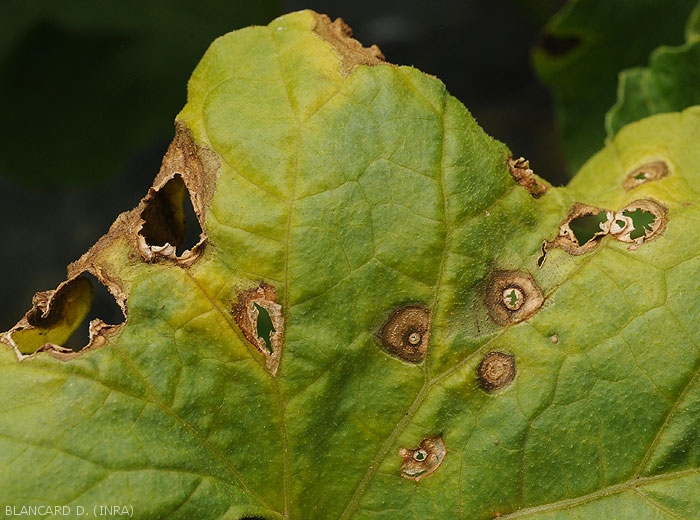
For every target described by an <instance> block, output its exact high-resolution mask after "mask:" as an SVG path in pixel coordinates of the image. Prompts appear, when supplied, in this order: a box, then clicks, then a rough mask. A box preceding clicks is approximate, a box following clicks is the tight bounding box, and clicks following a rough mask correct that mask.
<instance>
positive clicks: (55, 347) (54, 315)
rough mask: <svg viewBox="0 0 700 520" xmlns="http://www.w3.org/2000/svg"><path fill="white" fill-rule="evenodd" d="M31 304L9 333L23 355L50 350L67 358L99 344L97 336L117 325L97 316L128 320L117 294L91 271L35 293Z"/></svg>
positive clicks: (101, 335)
mask: <svg viewBox="0 0 700 520" xmlns="http://www.w3.org/2000/svg"><path fill="white" fill-rule="evenodd" d="M95 287H97V291H95ZM32 304H33V305H32V308H31V309H30V310H29V312H27V314H26V315H25V316H24V318H22V319H21V320H20V321H19V322H18V323H17V325H15V326H14V327H13V329H12V330H10V331H9V332H8V333H7V334H8V335H9V338H10V339H11V341H12V342H13V343H14V345H15V346H16V348H17V350H18V351H19V353H20V354H21V355H31V354H34V353H35V352H38V351H41V350H48V351H50V352H52V353H53V354H54V355H56V356H58V357H62V358H63V359H67V358H69V357H70V356H71V355H72V354H74V353H76V352H79V351H81V350H83V349H84V348H86V347H88V346H94V345H96V344H97V343H96V342H95V337H96V336H98V335H99V336H100V337H101V338H102V340H104V336H105V333H106V332H107V330H108V329H114V328H115V327H114V325H108V324H107V323H105V321H103V320H102V319H96V318H97V316H100V317H101V318H104V319H106V320H109V321H110V322H113V323H114V324H115V325H117V324H121V323H123V322H124V321H125V320H124V314H123V312H122V310H121V308H120V307H119V305H118V303H117V302H116V300H115V298H114V296H113V295H111V294H110V293H109V292H108V290H107V289H106V288H105V287H104V286H103V285H102V284H101V283H100V282H99V281H97V279H96V278H95V277H94V276H93V275H91V274H88V273H82V274H80V275H79V276H76V277H74V278H72V279H70V280H67V281H65V282H63V283H62V284H60V285H59V286H58V287H57V288H56V289H55V290H53V291H45V292H39V293H36V294H35V295H34V298H33V300H32ZM93 318H95V319H93Z"/></svg>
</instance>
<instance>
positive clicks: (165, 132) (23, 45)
mask: <svg viewBox="0 0 700 520" xmlns="http://www.w3.org/2000/svg"><path fill="white" fill-rule="evenodd" d="M277 14H279V2H278V1H277V0H261V1H257V2H240V1H223V0H200V1H197V2H193V1H187V2H171V1H167V0H150V1H147V2H142V1H137V0H125V1H119V2H114V1H108V2H91V1H87V0H74V1H58V2H57V1H52V0H30V1H16V0H9V1H8V0H3V2H2V4H0V99H2V118H3V124H2V127H1V129H0V175H3V176H8V177H11V178H13V179H17V180H19V181H21V182H23V183H26V184H29V185H33V186H36V187H52V186H65V185H71V184H79V183H91V182H94V181H95V180H100V179H105V178H108V177H110V176H113V175H115V174H116V173H117V172H120V171H122V170H123V169H124V167H125V164H126V163H127V161H128V160H129V158H130V157H131V156H132V155H133V153H134V150H135V149H138V148H139V147H145V146H147V145H148V144H149V143H150V142H152V141H153V140H154V139H156V138H158V137H160V138H161V139H170V137H171V136H172V132H173V127H172V114H174V113H175V112H177V110H178V109H179V108H180V107H181V106H182V104H183V103H184V100H185V93H186V92H185V86H186V84H187V79H188V77H189V74H190V72H191V71H192V69H193V68H194V66H195V65H196V63H197V61H198V60H199V59H200V57H201V56H202V53H203V52H204V51H205V50H206V48H207V47H208V45H209V43H210V42H211V41H212V40H213V39H214V38H216V37H218V36H220V35H222V34H225V33H227V32H229V31H231V30H233V29H236V28H239V27H243V26H246V25H251V24H261V23H267V21H269V20H270V19H271V18H274V16H276V15H277Z"/></svg>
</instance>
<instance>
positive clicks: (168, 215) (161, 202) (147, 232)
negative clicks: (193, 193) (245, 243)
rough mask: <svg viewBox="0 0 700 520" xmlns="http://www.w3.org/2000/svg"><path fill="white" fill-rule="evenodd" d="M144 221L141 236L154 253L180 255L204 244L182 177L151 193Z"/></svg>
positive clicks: (143, 214) (143, 213)
mask: <svg viewBox="0 0 700 520" xmlns="http://www.w3.org/2000/svg"><path fill="white" fill-rule="evenodd" d="M141 219H142V220H143V224H142V226H141V230H140V231H139V233H140V234H141V236H142V237H143V239H144V240H145V242H146V245H147V246H148V247H150V248H151V249H152V250H153V251H154V252H159V253H163V252H167V254H166V256H168V255H170V256H173V255H174V256H180V255H182V254H183V253H184V252H185V251H188V250H192V249H193V248H194V247H195V246H196V245H198V244H199V242H200V241H201V236H202V228H201V226H200V225H199V220H198V219H197V215H196V214H195V211H194V207H193V206H192V200H191V198H190V194H189V191H188V190H187V186H186V185H185V181H184V180H183V179H182V175H180V174H175V175H173V177H172V178H171V179H170V180H169V181H168V182H166V183H165V185H163V186H162V187H161V188H160V189H158V190H154V191H152V192H151V193H150V194H149V196H148V197H147V200H146V207H145V208H144V210H143V211H142V212H141Z"/></svg>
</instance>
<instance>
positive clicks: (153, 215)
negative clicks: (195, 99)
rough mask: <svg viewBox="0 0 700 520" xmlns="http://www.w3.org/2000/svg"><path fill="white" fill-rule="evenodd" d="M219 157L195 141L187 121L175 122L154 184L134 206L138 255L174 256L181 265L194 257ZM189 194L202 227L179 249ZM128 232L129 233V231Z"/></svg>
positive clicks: (199, 249)
mask: <svg viewBox="0 0 700 520" xmlns="http://www.w3.org/2000/svg"><path fill="white" fill-rule="evenodd" d="M218 169H219V162H218V159H217V158H216V155H214V154H213V153H211V152H209V151H208V150H207V149H205V148H203V147H200V146H197V145H196V144H195V142H194V139H193V137H192V133H191V132H190V131H189V129H188V128H187V126H186V125H184V124H183V123H178V124H177V127H176V133H175V139H173V141H172V143H171V144H170V147H169V148H168V151H167V153H166V154H165V157H163V163H162V166H161V169H160V171H159V173H158V175H157V176H156V179H155V181H154V182H153V187H152V188H150V189H149V190H148V194H147V195H146V197H144V199H143V200H142V201H141V204H140V205H139V207H138V208H136V210H134V211H138V210H139V209H140V211H139V212H138V215H137V216H136V215H133V217H138V221H137V222H135V223H134V227H133V228H132V229H135V231H136V233H135V235H136V236H135V237H134V238H135V240H136V245H137V249H138V251H139V253H140V255H141V257H142V258H143V259H144V260H145V261H147V262H154V261H158V260H161V259H167V260H174V261H176V262H177V263H179V264H181V265H183V266H185V265H190V264H191V263H193V262H194V261H196V260H197V258H199V256H200V255H201V253H202V251H203V249H204V246H205V244H206V241H207V236H206V233H205V232H204V231H203V230H204V226H203V225H202V222H203V221H204V215H205V212H206V208H207V207H208V205H209V203H210V202H211V198H212V196H213V194H214V189H215V183H216V175H217V172H218ZM186 197H187V198H189V200H190V201H191V203H192V207H193V209H194V213H195V215H196V218H197V220H198V222H197V224H199V228H200V229H201V230H202V231H201V232H200V235H199V241H198V242H197V243H196V244H194V246H192V247H190V248H189V249H186V250H184V251H181V252H180V251H179V250H180V249H181V246H182V244H183V242H184V240H185V233H186V227H185V226H186V223H185V215H184V209H183V203H184V202H185V198H186ZM131 234H132V236H133V233H131Z"/></svg>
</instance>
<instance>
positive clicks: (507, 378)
mask: <svg viewBox="0 0 700 520" xmlns="http://www.w3.org/2000/svg"><path fill="white" fill-rule="evenodd" d="M476 373H477V377H478V378H479V386H481V388H482V389H483V390H484V391H486V392H493V391H494V390H498V389H500V388H503V387H505V386H507V385H509V384H510V383H511V382H512V381H513V379H515V356H513V355H512V354H506V353H505V352H498V351H492V352H489V353H488V354H486V355H485V356H484V358H483V359H482V360H481V363H479V366H478V367H477V369H476Z"/></svg>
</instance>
